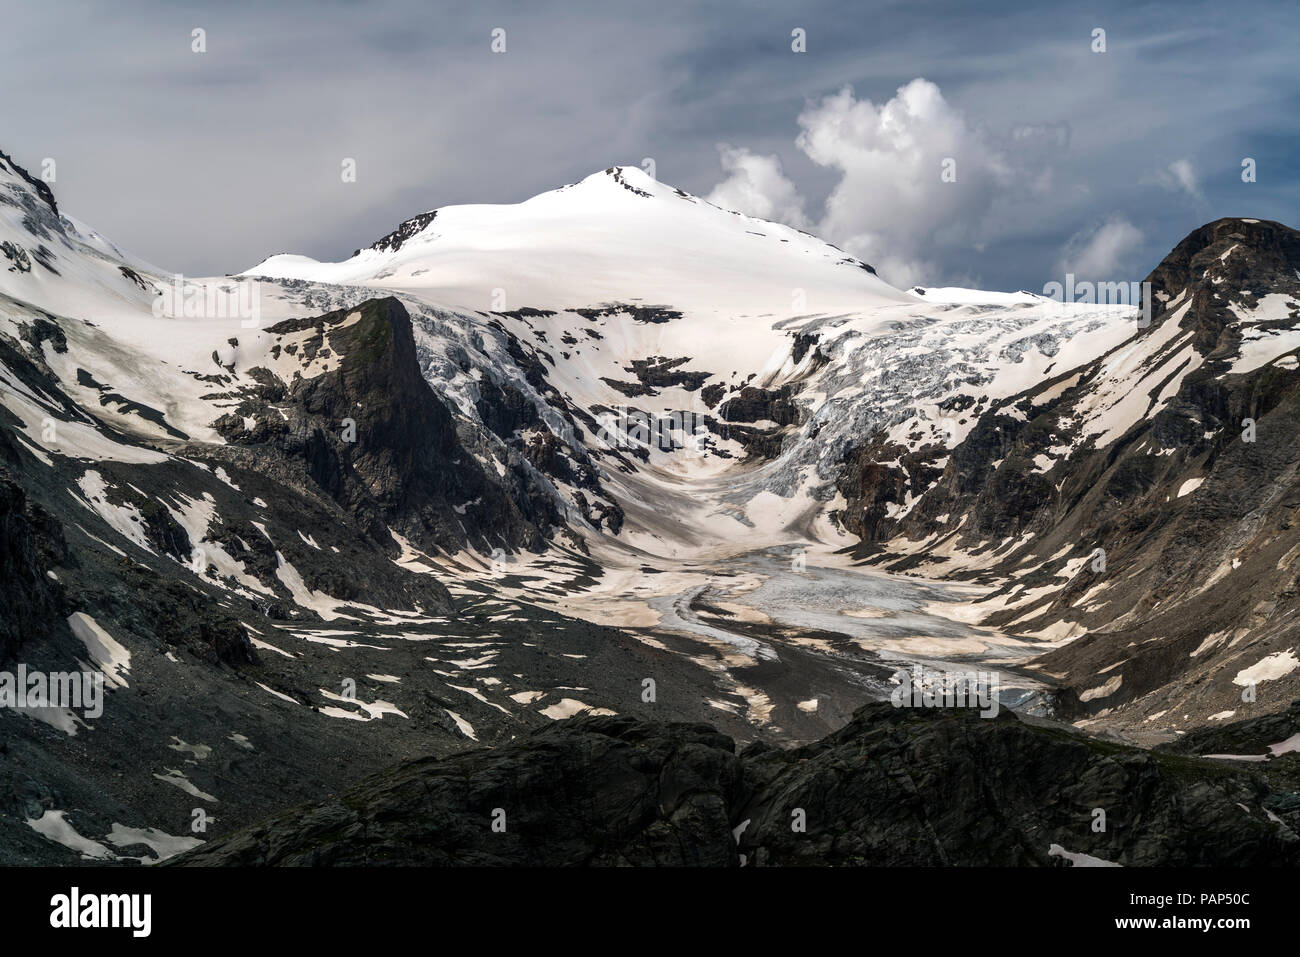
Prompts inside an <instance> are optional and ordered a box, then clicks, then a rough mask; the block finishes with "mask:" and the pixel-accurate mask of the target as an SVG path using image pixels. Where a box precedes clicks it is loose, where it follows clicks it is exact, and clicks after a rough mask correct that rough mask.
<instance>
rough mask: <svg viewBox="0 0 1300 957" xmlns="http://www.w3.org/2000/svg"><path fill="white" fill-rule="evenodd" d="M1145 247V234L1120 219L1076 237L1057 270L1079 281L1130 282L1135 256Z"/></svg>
mask: <svg viewBox="0 0 1300 957" xmlns="http://www.w3.org/2000/svg"><path fill="white" fill-rule="evenodd" d="M1141 244H1142V231H1141V230H1140V229H1138V228H1137V227H1136V226H1134V225H1133V224H1132V223H1130V222H1129V221H1128V220H1127V219H1124V218H1122V217H1120V216H1118V215H1116V216H1111V217H1110V218H1109V219H1107V220H1106V221H1105V222H1103V223H1101V224H1100V225H1098V226H1096V227H1094V228H1092V229H1085V230H1082V231H1080V232H1077V233H1075V234H1074V235H1073V236H1071V237H1070V239H1069V240H1068V241H1067V242H1066V244H1065V249H1064V250H1063V251H1062V253H1061V258H1060V261H1059V262H1058V263H1057V268H1058V269H1059V270H1060V272H1061V274H1062V275H1064V274H1066V273H1073V274H1074V275H1075V277H1076V278H1077V279H1079V280H1089V281H1097V280H1103V279H1104V280H1107V281H1116V280H1117V279H1120V278H1128V276H1129V274H1130V273H1131V272H1132V268H1133V263H1132V259H1133V254H1134V253H1135V252H1136V251H1137V249H1138V248H1139V247H1140V246H1141Z"/></svg>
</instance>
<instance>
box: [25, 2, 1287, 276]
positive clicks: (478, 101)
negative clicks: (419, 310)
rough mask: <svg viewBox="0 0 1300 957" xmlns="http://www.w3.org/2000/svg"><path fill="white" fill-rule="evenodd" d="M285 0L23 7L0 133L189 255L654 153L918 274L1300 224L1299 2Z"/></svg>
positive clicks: (1138, 255) (343, 236) (72, 193)
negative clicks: (949, 174) (345, 165)
mask: <svg viewBox="0 0 1300 957" xmlns="http://www.w3.org/2000/svg"><path fill="white" fill-rule="evenodd" d="M268 6H269V5H262V4H255V3H244V2H231V3H223V4H220V5H216V4H187V3H183V2H180V3H175V2H173V3H167V4H161V3H157V4H155V3H138V2H130V0H124V2H122V3H115V4H112V5H107V4H99V3H79V2H69V0H46V2H43V3H29V4H25V5H22V6H16V7H12V8H10V9H9V10H7V11H6V15H5V19H6V29H5V31H4V33H3V35H0V76H2V77H3V80H4V88H5V90H6V102H5V107H4V113H3V118H4V123H3V125H0V149H3V150H5V151H6V152H9V153H10V154H12V155H13V156H14V158H15V159H16V160H17V161H18V162H20V163H23V164H24V165H26V166H28V167H29V168H31V169H39V168H40V165H41V161H42V160H43V159H45V158H46V157H50V158H53V159H54V160H55V161H56V172H57V179H56V182H55V183H54V188H55V191H56V194H57V195H58V196H59V199H60V203H61V205H62V207H63V208H64V209H65V210H66V211H68V212H70V213H71V214H72V215H74V216H76V217H78V218H79V219H81V220H83V221H85V222H87V223H89V224H91V225H93V226H94V227H95V228H97V229H99V230H100V231H101V232H103V233H104V234H106V235H108V236H109V237H111V238H113V239H114V240H115V241H116V242H118V243H119V244H120V245H122V246H124V247H125V248H127V249H129V250H131V251H132V252H134V253H136V254H137V255H139V256H141V257H143V258H145V259H147V260H149V261H151V262H154V263H155V264H157V265H159V266H160V267H163V268H166V269H174V270H178V271H184V272H187V273H191V274H214V273H223V272H234V271H238V270H241V269H244V268H247V267H248V266H251V265H252V264H254V263H256V262H257V261H259V260H260V259H262V258H263V257H264V256H266V255H269V254H271V253H276V252H299V253H304V254H307V255H311V256H315V257H318V258H328V259H337V258H342V257H345V256H347V255H348V254H350V253H351V252H352V251H353V250H354V249H355V248H357V247H358V246H361V245H365V244H367V243H369V242H371V241H373V240H374V239H376V238H378V237H379V236H381V235H383V234H384V233H386V232H387V231H389V230H390V229H391V228H392V227H393V226H395V225H396V224H397V223H398V222H399V221H401V220H402V219H405V218H408V217H409V216H411V215H414V214H415V213H418V212H421V211H423V210H426V209H430V208H434V207H437V206H443V205H447V204H450V203H465V202H515V201H518V200H522V199H525V198H527V197H528V196H531V195H533V194H535V193H538V192H541V191H543V190H546V189H550V188H553V187H555V186H559V185H562V184H564V183H568V182H572V181H575V180H577V179H580V178H582V177H583V176H585V175H587V174H589V173H591V172H593V171H595V170H597V169H601V168H604V167H606V166H609V165H612V164H616V163H621V164H630V165H641V164H642V161H643V160H644V159H645V158H647V157H649V158H652V159H653V160H654V164H655V172H656V173H657V175H658V177H659V179H661V180H662V181H664V182H668V183H672V184H674V185H676V186H679V187H681V188H683V189H686V190H688V191H690V192H693V193H697V194H700V195H704V196H709V197H711V198H713V199H714V200H715V201H719V202H725V203H727V204H729V205H733V206H741V207H745V211H746V212H753V213H756V214H765V215H769V216H772V217H774V218H781V219H784V220H786V221H789V222H792V223H794V224H796V225H800V226H802V227H803V228H807V229H809V230H810V231H812V232H815V233H818V234H819V235H823V236H825V237H826V238H827V239H830V240H831V241H833V242H836V243H837V244H839V245H841V246H843V247H844V248H846V249H849V250H850V251H852V252H854V253H856V254H858V255H860V256H863V257H864V258H866V259H867V261H869V262H872V263H873V264H875V265H876V266H877V267H878V268H880V269H881V271H882V273H883V274H884V275H885V276H886V278H888V279H890V280H891V281H893V282H895V283H896V284H898V285H908V284H911V283H913V282H922V283H924V284H928V285H942V284H957V283H959V284H966V285H979V286H982V287H985V288H991V289H1009V290H1013V289H1020V288H1027V289H1034V290H1041V288H1042V286H1043V284H1044V283H1046V282H1049V281H1053V280H1058V281H1059V280H1060V279H1061V278H1062V276H1063V273H1064V272H1066V271H1073V272H1076V273H1077V274H1079V275H1080V276H1081V277H1083V276H1084V275H1085V274H1088V275H1092V276H1093V277H1094V278H1107V279H1116V280H1120V279H1140V278H1141V277H1142V276H1143V275H1144V274H1145V273H1146V272H1147V271H1148V270H1149V269H1150V268H1151V267H1152V266H1154V265H1155V263H1156V262H1158V261H1159V259H1160V258H1161V257H1162V256H1163V255H1164V254H1165V253H1166V252H1167V251H1168V250H1169V249H1170V248H1172V246H1173V245H1174V244H1175V243H1177V241H1178V240H1180V239H1181V238H1182V237H1183V236H1184V235H1185V234H1186V233H1187V232H1189V231H1190V230H1191V229H1193V228H1195V227H1196V226H1198V225H1200V224H1202V223H1204V222H1208V221H1210V220H1213V219H1217V218H1219V217H1221V216H1228V215H1240V216H1252V217H1258V218H1266V219H1276V220H1280V221H1282V222H1286V223H1288V224H1289V225H1292V226H1300V215H1297V213H1298V210H1297V205H1298V203H1300V178H1298V177H1297V171H1298V168H1300V149H1298V148H1297V147H1298V145H1300V144H1298V142H1297V140H1298V139H1300V137H1298V136H1297V127H1296V118H1297V116H1300V85H1298V84H1297V81H1296V69H1295V64H1296V61H1297V57H1296V54H1295V50H1296V49H1297V46H1300V5H1297V4H1294V3H1267V4H1264V3H1234V4H1223V3H1214V4H1200V3H1168V4H1166V3H1155V4H1146V5H1142V6H1140V7H1134V6H1132V5H1130V4H1128V3H1091V4H1074V5H1048V4H1041V3H979V4H955V3H933V4H927V3H864V2H859V3H849V2H828V3H811V4H801V5H799V6H798V7H797V8H796V7H795V5H790V4H770V3H766V4H748V3H727V4H725V5H724V4H707V5H705V4H698V3H682V4H674V3H653V4H651V3H638V4H629V3H619V2H612V0H611V2H603V3H573V2H569V3H554V4H552V3H544V2H531V3H499V2H490V0H489V2H479V3H474V4H455V5H453V4H442V3H437V2H434V3H429V2H424V3H417V2H397V0H393V2H375V3H366V4H360V3H345V2H316V3H302V4H298V3H294V2H279V3H277V4H275V5H274V7H273V8H271V9H267V8H266V7H268ZM497 27H500V28H504V29H505V31H506V52H505V53H503V54H494V53H493V52H492V51H491V49H490V43H491V31H492V30H493V29H494V28H497ZM195 28H202V29H203V30H205V31H206V40H207V52H205V53H202V54H196V53H194V52H192V51H191V31H192V30H193V29H195ZM795 28H800V29H803V30H804V31H806V35H807V52H805V53H795V52H793V51H792V50H791V31H792V30H793V29H795ZM1098 28H1100V29H1103V30H1105V31H1106V51H1105V52H1104V53H1097V52H1094V51H1093V50H1092V46H1093V42H1094V41H1093V31H1094V30H1095V29H1098ZM900 91H901V92H900ZM348 157H351V158H354V159H355V160H356V162H357V179H356V182H354V183H344V182H342V180H341V177H340V175H339V173H340V165H341V163H342V161H343V159H344V158H348ZM1246 157H1250V158H1252V159H1254V160H1255V161H1256V164H1257V181H1256V182H1254V183H1243V182H1242V179H1241V163H1242V160H1243V159H1244V158H1246ZM945 160H953V161H954V169H955V181H954V182H944V181H943V180H942V179H941V175H940V167H941V164H942V163H943V162H944V161H945Z"/></svg>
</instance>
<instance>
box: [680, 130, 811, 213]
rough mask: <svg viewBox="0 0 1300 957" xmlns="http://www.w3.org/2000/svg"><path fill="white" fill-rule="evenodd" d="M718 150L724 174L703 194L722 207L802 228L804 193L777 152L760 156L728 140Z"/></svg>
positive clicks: (720, 144)
mask: <svg viewBox="0 0 1300 957" xmlns="http://www.w3.org/2000/svg"><path fill="white" fill-rule="evenodd" d="M718 154H719V158H720V159H721V161H722V169H723V171H724V172H725V173H727V178H726V179H725V180H723V181H722V182H721V183H719V184H718V185H717V186H715V187H714V188H713V191H712V192H711V193H709V195H708V196H706V197H704V198H705V199H706V200H708V201H709V202H710V203H714V204H715V205H717V206H722V207H724V208H725V209H734V210H735V211H736V212H739V213H745V214H746V215H749V216H757V217H758V218H759V219H766V220H771V221H773V222H779V223H785V224H787V225H789V226H797V227H799V228H801V229H802V228H804V227H806V226H807V225H808V217H807V216H806V215H805V214H804V201H803V197H801V196H800V195H799V190H798V189H797V188H796V187H795V185H794V183H792V182H791V181H790V180H789V179H787V178H786V175H785V171H784V170H782V168H781V160H780V158H779V157H777V156H772V155H769V156H760V155H758V154H756V153H751V152H750V151H749V150H747V149H744V148H736V147H733V146H730V145H729V144H727V143H719V144H718Z"/></svg>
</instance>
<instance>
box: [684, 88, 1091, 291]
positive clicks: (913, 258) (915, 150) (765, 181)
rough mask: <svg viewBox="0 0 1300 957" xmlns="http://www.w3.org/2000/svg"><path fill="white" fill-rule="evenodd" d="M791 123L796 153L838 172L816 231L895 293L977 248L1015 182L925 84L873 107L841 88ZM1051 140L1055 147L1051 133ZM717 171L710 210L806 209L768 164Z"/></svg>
mask: <svg viewBox="0 0 1300 957" xmlns="http://www.w3.org/2000/svg"><path fill="white" fill-rule="evenodd" d="M798 123H799V127H800V133H799V136H798V138H797V139H796V141H795V143H796V145H797V146H798V148H799V149H800V150H801V151H802V152H803V153H804V154H805V155H806V156H807V157H808V158H809V159H811V160H812V161H813V162H814V163H816V164H817V165H818V166H822V167H825V168H827V169H830V170H833V171H835V172H836V173H837V174H838V181H837V182H836V184H835V186H834V188H833V189H832V190H831V192H830V195H829V196H828V197H827V199H826V203H825V207H824V210H823V212H822V215H821V218H820V220H819V221H817V222H816V223H814V224H813V228H814V231H816V232H817V233H818V234H819V235H821V236H823V237H825V238H826V239H828V240H830V241H831V242H833V243H835V244H837V245H839V246H840V247H842V248H843V249H845V250H846V251H847V252H849V253H852V254H853V255H855V256H857V257H859V258H860V259H863V260H865V261H867V262H869V263H871V264H872V265H873V266H875V267H876V268H877V269H878V270H879V271H880V273H881V275H882V276H884V277H885V278H886V279H888V280H889V281H890V282H893V283H894V284H895V285H899V286H906V285H911V284H913V283H917V282H921V281H923V280H930V281H933V280H934V279H935V278H936V273H937V272H938V271H939V270H938V267H937V266H936V265H935V262H934V259H933V257H934V256H935V255H936V254H940V253H942V251H943V250H944V249H945V248H951V247H952V246H955V245H966V246H973V245H975V244H976V243H978V242H979V241H980V239H981V236H980V224H981V221H982V219H983V217H984V215H985V214H986V213H987V211H988V210H989V208H990V207H991V206H992V204H993V203H994V202H995V200H996V199H997V197H998V196H999V194H1000V193H1001V192H1002V191H1003V190H1005V189H1006V188H1007V187H1008V186H1009V185H1010V184H1011V183H1012V182H1013V181H1014V180H1015V174H1014V172H1013V167H1012V164H1011V162H1010V161H1009V160H1008V158H1007V154H1006V153H1005V152H1004V150H1003V149H1002V148H1001V147H1000V146H999V145H998V144H996V143H994V142H993V141H992V140H991V138H990V137H989V136H988V135H987V134H986V133H985V132H984V131H982V130H980V129H978V128H977V127H975V126H974V125H972V124H971V123H969V122H968V121H967V120H966V118H965V116H964V115H963V114H962V113H961V111H960V110H958V109H956V108H955V107H953V106H952V105H951V104H950V103H948V101H947V100H945V99H944V96H943V94H942V93H941V92H940V90H939V87H938V86H937V85H935V84H934V83H931V82H930V81H929V80H926V79H923V78H917V79H914V80H912V81H911V82H910V83H908V84H906V85H904V86H902V87H899V88H898V91H897V93H896V94H895V95H894V97H893V98H891V99H889V100H888V101H886V102H884V103H882V104H879V105H877V104H875V103H873V102H872V101H871V100H867V99H861V100H860V99H858V98H857V97H856V95H855V94H854V92H853V88H852V87H849V86H845V87H843V88H841V89H840V90H839V92H837V93H834V94H831V95H830V96H826V97H824V98H822V99H821V100H820V101H816V102H810V103H808V104H807V105H806V106H805V108H804V109H803V111H802V112H801V113H800V115H799V119H798ZM1024 135H1025V134H1024V133H1023V132H1022V133H1021V136H1022V137H1023V136H1024ZM1052 135H1053V136H1055V137H1057V139H1058V140H1060V139H1062V135H1061V134H1060V133H1059V131H1055V130H1053V131H1052ZM1066 141H1068V138H1066ZM722 164H723V169H724V171H726V172H727V173H728V176H727V178H726V179H725V180H723V182H721V183H719V184H718V185H717V186H716V187H715V188H714V190H713V192H712V193H710V194H709V199H710V200H711V201H712V202H716V203H718V204H719V205H724V206H728V207H729V208H733V209H739V210H740V211H742V212H748V213H750V214H752V215H756V216H765V218H772V216H770V215H767V214H765V213H762V212H757V210H760V209H761V210H769V211H771V213H772V214H777V215H778V216H779V214H780V212H781V211H782V210H784V211H786V215H788V216H797V217H799V219H800V220H805V219H806V217H805V215H804V208H805V203H804V201H803V200H802V199H801V198H800V197H799V195H798V191H797V189H796V187H795V186H794V184H793V183H792V182H790V180H789V179H787V178H786V177H785V176H784V174H783V173H782V172H781V165H780V162H779V161H778V160H777V158H776V157H775V156H755V155H754V154H752V153H749V152H747V151H745V150H736V149H733V148H731V147H725V148H723V150H722ZM945 170H947V171H948V175H947V176H946V177H945V175H944V172H945ZM783 221H785V222H788V223H790V225H803V222H801V221H796V220H794V219H785V220H783Z"/></svg>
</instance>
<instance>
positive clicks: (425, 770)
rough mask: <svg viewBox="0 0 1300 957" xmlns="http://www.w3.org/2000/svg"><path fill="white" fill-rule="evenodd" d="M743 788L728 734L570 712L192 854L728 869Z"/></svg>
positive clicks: (220, 861) (279, 861)
mask: <svg viewBox="0 0 1300 957" xmlns="http://www.w3.org/2000/svg"><path fill="white" fill-rule="evenodd" d="M740 793H741V766H740V762H739V760H737V758H736V756H735V754H734V751H733V746H732V743H731V739H730V738H727V737H724V736H723V735H720V734H718V733H717V732H716V731H714V730H713V729H712V728H709V727H707V726H704V725H655V724H649V723H646V722H641V721H637V720H635V719H631V718H585V719H576V720H573V721H570V722H565V723H564V725H562V726H557V727H555V728H548V729H546V730H544V731H542V732H539V733H537V734H534V735H530V736H529V737H527V738H525V739H524V740H522V741H521V742H519V743H517V744H513V745H510V746H508V747H504V748H500V749H497V750H490V751H489V750H481V751H473V752H470V753H467V754H463V755H456V756H453V757H450V758H447V759H445V760H441V761H439V760H435V759H431V758H427V759H423V760H419V761H414V762H411V763H408V764H405V765H402V766H401V767H399V768H398V769H396V770H395V771H393V772H391V773H385V774H381V775H378V776H376V777H373V778H371V779H370V780H368V781H367V782H365V783H363V784H361V785H360V786H358V787H357V788H356V789H354V790H353V791H351V792H349V793H348V794H346V795H344V796H343V797H341V798H340V799H339V800H337V801H332V802H330V803H327V804H324V805H321V806H319V807H316V808H311V809H308V810H304V811H294V812H290V813H289V814H286V815H282V816H281V817H279V818H276V819H273V820H271V821H268V822H266V823H265V824H262V825H259V826H257V827H253V828H250V829H248V830H246V831H243V832H241V833H239V834H236V835H234V836H232V837H231V838H229V839H228V840H225V841H220V842H213V843H212V844H211V845H209V846H208V847H204V848H200V849H199V850H198V851H196V852H194V853H193V854H192V855H190V856H188V857H187V858H186V859H185V860H184V863H187V864H194V865H233V864H237V865H241V866H266V865H290V866H292V865H312V866H320V865H383V864H388V865H393V864H398V865H434V866H447V865H468V866H475V865H479V866H481V865H516V866H538V865H548V866H576V865H606V866H613V865H661V866H681V865H703V866H715V867H720V866H726V865H728V864H731V863H734V861H735V848H734V844H733V842H732V840H731V831H730V824H729V812H730V810H731V808H732V807H734V805H735V804H736V802H737V800H738V799H739V797H740ZM494 817H495V819H496V820H498V821H503V824H499V825H498V827H499V828H500V827H504V830H494V829H493V821H494Z"/></svg>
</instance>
